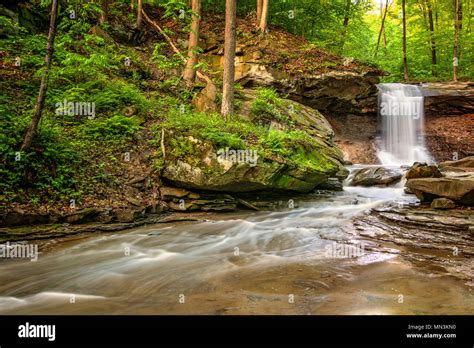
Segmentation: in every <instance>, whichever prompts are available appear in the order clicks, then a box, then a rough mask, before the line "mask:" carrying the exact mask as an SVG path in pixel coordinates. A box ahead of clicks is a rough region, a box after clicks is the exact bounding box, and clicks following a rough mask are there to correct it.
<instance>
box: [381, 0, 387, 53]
mask: <svg viewBox="0 0 474 348" xmlns="http://www.w3.org/2000/svg"><path fill="white" fill-rule="evenodd" d="M380 18H381V19H382V18H383V1H380ZM382 35H383V47H384V48H385V51H387V34H386V33H385V25H384V26H383V29H382Z"/></svg>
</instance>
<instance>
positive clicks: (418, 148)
mask: <svg viewBox="0 0 474 348" xmlns="http://www.w3.org/2000/svg"><path fill="white" fill-rule="evenodd" d="M378 88H379V98H378V104H379V105H378V110H379V120H380V124H381V127H382V129H381V139H380V144H379V153H378V157H379V160H380V162H381V163H382V164H383V165H402V164H404V165H411V164H413V163H414V162H432V159H431V156H430V155H429V152H428V150H427V149H426V146H425V138H424V133H423V131H424V97H423V91H422V90H421V89H420V87H418V86H415V85H404V84H401V83H385V84H380V85H378Z"/></svg>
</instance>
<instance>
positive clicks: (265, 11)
mask: <svg viewBox="0 0 474 348" xmlns="http://www.w3.org/2000/svg"><path fill="white" fill-rule="evenodd" d="M268 1H269V0H262V14H261V17H260V24H259V26H258V27H259V28H260V30H261V31H262V32H263V33H265V32H266V31H267V26H268Z"/></svg>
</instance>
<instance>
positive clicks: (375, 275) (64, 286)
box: [0, 187, 474, 314]
mask: <svg viewBox="0 0 474 348" xmlns="http://www.w3.org/2000/svg"><path fill="white" fill-rule="evenodd" d="M393 201H403V202H407V203H409V202H413V198H412V196H405V195H404V194H403V191H402V189H401V188H355V187H353V188H351V187H346V188H345V191H344V192H340V193H332V194H329V193H320V194H314V195H308V196H305V197H303V198H301V199H298V200H296V201H295V202H296V206H295V207H294V208H293V209H286V210H283V211H274V212H254V213H249V212H237V213H229V214H219V215H213V214H208V215H206V218H207V220H206V221H202V222H181V223H170V224H156V225H150V226H145V227H140V228H137V229H133V230H129V231H125V232H121V233H114V234H95V235H94V234H93V235H88V236H83V237H80V238H69V239H66V240H63V241H60V242H59V243H58V242H57V241H49V242H46V243H43V244H41V245H40V251H43V252H42V253H41V254H40V256H39V260H38V261H37V262H30V261H27V260H2V261H0V313H2V314H93V313H96V314H99V313H103V314H310V313H311V314H443V313H444V314H448V313H472V312H474V296H473V293H472V292H471V288H470V287H468V286H466V285H465V284H464V282H463V281H461V280H459V279H456V278H454V277H450V276H446V275H443V276H440V275H436V272H433V270H431V269H430V268H429V265H428V264H427V265H426V267H422V268H420V267H418V266H417V267H415V266H414V265H413V264H411V263H410V262H409V261H408V260H406V259H404V257H403V256H402V255H401V254H400V251H401V249H400V248H399V247H397V246H395V245H381V244H379V243H375V242H372V241H369V240H361V239H358V237H357V236H356V235H354V234H352V233H349V232H347V230H346V229H345V228H344V227H345V226H346V225H347V224H348V223H349V222H350V220H351V218H353V217H354V216H355V215H357V214H361V213H363V212H364V211H367V210H368V209H370V208H373V207H376V206H379V205H381V204H385V203H387V202H393ZM341 245H349V246H352V247H353V248H354V249H352V250H355V251H357V253H353V254H352V255H349V256H350V257H344V255H345V254H344V253H342V254H338V253H337V252H335V249H336V247H339V246H341ZM345 256H347V255H345Z"/></svg>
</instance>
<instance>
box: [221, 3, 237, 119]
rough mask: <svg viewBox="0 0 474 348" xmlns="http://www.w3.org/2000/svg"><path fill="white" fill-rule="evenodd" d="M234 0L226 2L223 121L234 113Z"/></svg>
mask: <svg viewBox="0 0 474 348" xmlns="http://www.w3.org/2000/svg"><path fill="white" fill-rule="evenodd" d="M235 22H236V0H226V11H225V43H224V77H223V89H222V107H221V113H222V115H223V116H224V118H225V119H227V117H228V116H229V115H231V114H233V113H234V74H235V65H234V64H235V62H234V60H235Z"/></svg>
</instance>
